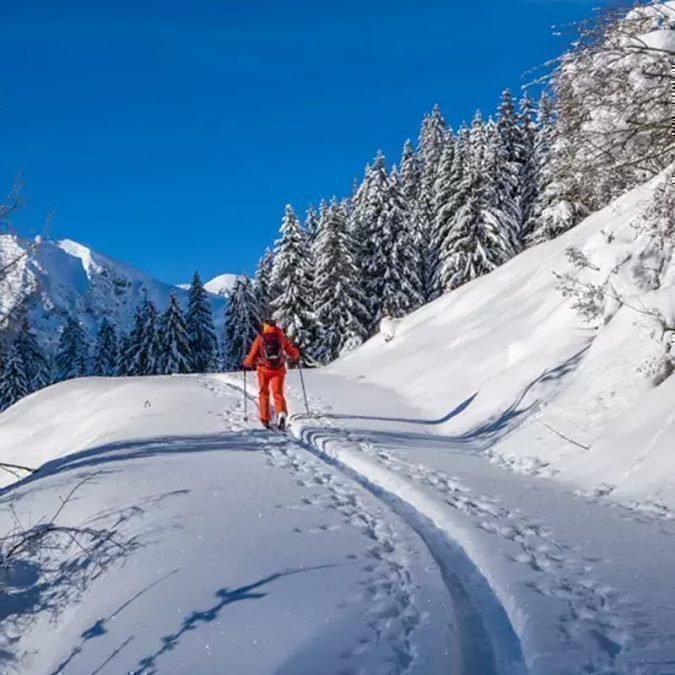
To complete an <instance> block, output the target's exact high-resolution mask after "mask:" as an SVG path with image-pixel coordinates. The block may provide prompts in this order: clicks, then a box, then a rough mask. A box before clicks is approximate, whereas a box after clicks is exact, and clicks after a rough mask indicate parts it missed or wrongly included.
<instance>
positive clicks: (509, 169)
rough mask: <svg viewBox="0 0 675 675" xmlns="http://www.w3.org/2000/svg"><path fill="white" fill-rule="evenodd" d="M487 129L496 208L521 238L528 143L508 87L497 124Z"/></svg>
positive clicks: (491, 179)
mask: <svg viewBox="0 0 675 675" xmlns="http://www.w3.org/2000/svg"><path fill="white" fill-rule="evenodd" d="M486 129H487V132H488V134H489V135H490V136H491V138H490V140H489V143H490V148H489V150H488V155H489V156H488V158H487V166H486V169H487V170H488V171H489V172H490V173H489V174H487V178H488V180H489V182H490V183H491V186H490V189H491V190H492V191H493V194H494V207H495V208H496V209H497V210H499V211H500V212H501V213H503V214H504V215H505V217H506V218H507V219H508V221H509V227H512V228H514V229H515V236H516V239H517V240H518V239H519V238H520V236H521V230H522V227H523V212H522V204H523V184H522V179H523V173H524V170H525V145H524V143H525V142H524V139H523V128H522V126H521V125H520V124H519V116H518V113H517V112H516V107H515V102H514V100H513V96H512V95H511V92H510V91H509V90H508V89H506V90H504V92H503V93H502V100H501V103H500V106H499V115H498V118H497V124H496V127H495V128H494V129H493V128H492V125H491V124H489V125H488V127H487V128H486Z"/></svg>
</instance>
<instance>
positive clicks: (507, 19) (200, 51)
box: [0, 0, 598, 282]
mask: <svg viewBox="0 0 675 675" xmlns="http://www.w3.org/2000/svg"><path fill="white" fill-rule="evenodd" d="M597 4H598V2H597V1H596V2H585V1H584V0H568V1H566V0H483V2H480V3H476V2H468V1H466V2H452V1H450V0H415V1H414V0H405V1H402V0H372V1H369V0H339V1H338V0H336V1H335V2H319V1H316V0H315V1H312V2H310V1H309V0H306V1H300V0H289V1H287V2H283V1H282V0H274V1H273V0H265V1H261V0H238V1H237V2H233V1H231V0H192V1H190V0H181V1H178V0H134V1H131V0H117V1H116V2H110V1H107V0H106V1H103V0H101V1H97V2H91V1H90V0H59V2H54V1H53V0H44V1H41V2H40V1H35V0H22V2H16V3H9V2H3V3H0V60H1V62H2V63H3V64H4V68H3V87H2V89H3V94H2V96H1V97H0V138H1V139H2V143H1V146H2V161H1V162H0V180H1V181H2V182H1V183H0V185H8V183H9V182H11V179H12V177H13V176H14V175H15V174H16V173H18V172H21V174H22V176H23V180H24V181H25V182H26V184H27V187H26V196H27V200H28V201H27V205H26V208H25V209H24V212H23V213H22V214H21V216H20V219H19V226H20V227H21V228H22V230H23V231H25V232H36V231H38V230H39V229H40V228H41V224H42V222H43V219H44V214H45V213H46V212H47V211H48V210H52V211H53V212H54V220H53V224H52V228H51V236H53V237H54V238H63V237H69V238H72V239H75V240H78V241H81V242H82V243H85V244H88V245H90V246H92V247H93V248H95V249H97V250H99V251H101V252H103V253H106V254H107V255H110V256H113V257H116V258H119V259H121V260H124V261H125V262H128V263H130V264H132V265H135V266H137V267H139V268H141V269H143V270H145V271H147V272H149V273H151V274H154V275H155V276H158V277H159V278H161V279H163V280H166V281H170V282H179V281H181V280H185V279H188V278H189V277H190V275H191V273H192V271H193V270H194V269H196V268H198V269H200V270H201V271H202V274H203V276H204V277H211V276H214V275H216V274H219V273H222V272H226V271H227V272H242V271H248V272H251V271H252V270H253V269H254V267H255V263H256V261H257V259H258V257H259V255H260V254H261V253H262V251H263V249H264V247H265V246H266V245H268V244H269V243H271V242H272V241H273V239H274V238H275V236H276V231H277V228H278V226H279V223H280V219H281V215H282V213H283V206H284V204H285V203H287V202H290V203H292V204H293V205H294V206H295V207H296V209H297V210H298V211H301V212H304V210H305V208H306V206H307V204H308V203H310V202H315V203H317V202H318V201H319V199H320V198H321V197H322V196H325V197H330V196H331V195H332V194H334V193H336V194H338V195H344V194H347V193H348V192H349V191H350V189H351V185H352V183H353V180H354V178H355V177H357V176H360V175H361V173H362V170H363V167H364V165H365V164H366V162H367V161H369V160H370V158H371V157H372V156H373V155H374V154H375V152H376V151H377V149H378V148H382V149H383V150H384V151H385V153H386V155H387V159H388V160H389V161H390V162H393V161H396V160H397V158H398V155H399V153H400V148H401V146H402V144H403V141H404V140H405V139H406V138H407V137H413V138H416V136H417V133H418V128H419V122H420V119H421V117H422V115H423V114H424V113H425V112H426V111H428V110H430V109H431V107H432V106H433V104H434V103H435V102H438V103H439V104H440V105H441V108H442V110H443V112H444V114H445V116H446V118H447V119H448V121H449V123H451V124H453V125H457V124H459V123H460V122H461V121H462V120H465V119H470V118H471V116H472V114H473V111H474V110H475V109H476V108H477V107H480V108H481V109H483V110H484V111H485V112H491V111H492V110H493V108H494V107H495V105H496V102H497V100H498V98H499V94H500V91H501V90H502V89H503V88H504V87H506V86H509V87H511V88H513V89H514V90H515V89H518V88H519V87H520V86H521V85H522V84H523V83H524V82H526V81H528V78H527V77H524V73H525V72H526V71H527V70H528V69H530V68H531V67H533V66H537V65H538V64H541V63H543V62H544V61H546V60H547V59H549V58H551V57H553V56H556V55H557V54H559V53H560V52H561V51H562V50H563V49H564V47H565V45H566V43H567V42H568V41H569V39H570V37H569V35H567V36H565V37H554V36H553V32H552V30H551V27H552V26H553V25H554V24H555V25H560V24H565V23H567V22H570V21H574V20H577V19H579V18H583V17H584V16H587V15H588V14H589V13H590V12H591V10H592V7H593V6H595V5H597Z"/></svg>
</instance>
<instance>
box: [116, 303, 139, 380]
mask: <svg viewBox="0 0 675 675" xmlns="http://www.w3.org/2000/svg"><path fill="white" fill-rule="evenodd" d="M137 313H138V310H137ZM134 323H135V318H134ZM132 333H133V329H132V330H131V331H130V332H129V333H126V332H124V331H122V332H120V334H119V338H118V340H117V359H116V361H115V370H114V375H115V376H117V377H124V376H126V375H131V374H132V373H131V372H130V371H131V369H132V366H131V362H130V360H129V359H130V358H131V356H132V349H131V344H132V341H133V340H132Z"/></svg>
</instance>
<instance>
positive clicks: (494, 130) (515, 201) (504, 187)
mask: <svg viewBox="0 0 675 675" xmlns="http://www.w3.org/2000/svg"><path fill="white" fill-rule="evenodd" d="M482 141H483V142H484V144H485V146H484V148H483V149H482V150H481V153H482V165H481V166H482V180H481V186H482V192H481V209H482V211H483V215H484V219H485V220H486V221H487V220H490V221H492V222H493V223H494V226H495V227H496V229H497V230H498V234H499V237H500V239H502V240H503V249H502V248H500V249H497V250H495V257H494V260H495V261H496V262H497V264H500V265H501V264H503V263H505V262H506V261H507V260H509V259H510V258H512V257H513V256H514V255H515V254H516V253H517V252H518V251H519V250H520V237H521V234H522V228H521V222H520V221H521V211H520V196H519V193H518V189H517V188H514V186H515V185H516V183H517V181H518V175H517V174H515V173H512V168H513V167H514V166H516V165H515V164H512V163H510V162H509V161H508V159H507V156H508V149H507V148H506V147H505V145H504V136H503V135H502V134H501V133H500V132H499V126H498V125H495V124H494V122H493V121H492V120H489V121H488V122H487V123H486V124H485V126H484V135H483V137H482ZM519 171H520V169H518V172H519ZM499 250H501V251H502V252H501V253H499Z"/></svg>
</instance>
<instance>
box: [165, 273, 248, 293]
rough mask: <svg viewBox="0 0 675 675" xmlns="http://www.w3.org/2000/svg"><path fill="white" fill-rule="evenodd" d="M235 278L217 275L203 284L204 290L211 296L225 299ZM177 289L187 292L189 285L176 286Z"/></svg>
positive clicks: (235, 276) (232, 286)
mask: <svg viewBox="0 0 675 675" xmlns="http://www.w3.org/2000/svg"><path fill="white" fill-rule="evenodd" d="M237 277H238V275H237V274H219V275H218V276H217V277H213V279H210V280H209V281H207V282H206V283H205V284H204V288H205V289H206V291H207V292H208V293H211V295H219V296H221V297H223V298H227V297H228V296H229V294H230V291H231V290H232V289H233V288H234V282H235V281H236V280H237ZM178 288H182V289H183V290H184V291H187V289H188V288H190V284H178Z"/></svg>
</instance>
